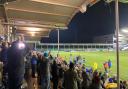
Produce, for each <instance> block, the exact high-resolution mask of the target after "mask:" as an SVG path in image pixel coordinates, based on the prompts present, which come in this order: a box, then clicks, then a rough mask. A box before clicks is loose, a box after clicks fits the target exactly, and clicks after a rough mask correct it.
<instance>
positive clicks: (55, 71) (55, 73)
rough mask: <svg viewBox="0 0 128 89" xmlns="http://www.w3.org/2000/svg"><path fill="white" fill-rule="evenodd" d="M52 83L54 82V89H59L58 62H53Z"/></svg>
mask: <svg viewBox="0 0 128 89" xmlns="http://www.w3.org/2000/svg"><path fill="white" fill-rule="evenodd" d="M51 71H52V72H51V74H52V81H53V89H58V81H59V69H58V66H57V63H56V61H55V60H54V61H53V65H52V68H51Z"/></svg>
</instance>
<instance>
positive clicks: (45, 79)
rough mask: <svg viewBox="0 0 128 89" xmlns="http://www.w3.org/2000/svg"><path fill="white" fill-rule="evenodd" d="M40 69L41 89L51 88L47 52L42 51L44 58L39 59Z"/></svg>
mask: <svg viewBox="0 0 128 89" xmlns="http://www.w3.org/2000/svg"><path fill="white" fill-rule="evenodd" d="M40 71H41V89H51V88H50V62H49V59H48V53H44V58H43V60H42V61H41V66H40Z"/></svg>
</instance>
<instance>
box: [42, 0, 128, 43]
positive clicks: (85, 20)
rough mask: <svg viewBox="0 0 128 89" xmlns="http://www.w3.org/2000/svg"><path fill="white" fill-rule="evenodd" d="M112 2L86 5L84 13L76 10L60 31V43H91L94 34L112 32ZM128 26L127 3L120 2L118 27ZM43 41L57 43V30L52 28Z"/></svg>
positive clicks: (113, 16) (113, 24)
mask: <svg viewBox="0 0 128 89" xmlns="http://www.w3.org/2000/svg"><path fill="white" fill-rule="evenodd" d="M114 7H115V6H114V2H113V3H111V4H107V3H105V2H104V1H100V2H99V3H97V4H95V5H93V6H92V7H88V9H87V12H86V13H84V14H83V13H81V12H78V13H77V14H76V15H75V16H74V18H73V19H72V21H71V22H70V24H69V26H68V29H67V30H63V31H60V43H92V42H93V38H94V37H95V36H100V35H105V34H112V33H114V29H115V10H114ZM123 27H128V4H122V3H120V28H123ZM42 42H44V43H57V31H55V30H53V31H52V32H51V33H50V37H49V38H43V39H42Z"/></svg>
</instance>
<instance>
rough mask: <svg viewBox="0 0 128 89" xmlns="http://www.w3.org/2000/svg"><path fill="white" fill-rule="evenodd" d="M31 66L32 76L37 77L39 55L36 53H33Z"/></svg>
mask: <svg viewBox="0 0 128 89" xmlns="http://www.w3.org/2000/svg"><path fill="white" fill-rule="evenodd" d="M31 68H32V77H33V78H35V77H36V76H35V75H36V72H37V56H36V53H33V55H32V58H31Z"/></svg>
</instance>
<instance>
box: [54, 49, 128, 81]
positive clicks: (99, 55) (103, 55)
mask: <svg viewBox="0 0 128 89" xmlns="http://www.w3.org/2000/svg"><path fill="white" fill-rule="evenodd" d="M52 54H53V55H56V54H57V52H52ZM59 54H60V56H62V57H63V58H64V59H65V60H66V61H68V60H69V57H70V54H72V56H73V58H74V57H75V56H79V55H80V56H81V57H82V58H85V60H86V62H85V65H86V66H87V67H89V66H93V64H94V63H95V62H96V63H97V64H98V70H101V71H104V68H103V63H104V62H106V61H108V60H109V59H110V60H111V61H112V68H111V70H110V76H113V75H115V74H116V52H114V51H111V52H108V51H97V52H83V51H80V52H78V51H76V52H75V51H74V52H64V51H60V52H59ZM120 78H121V79H123V80H128V51H121V52H120Z"/></svg>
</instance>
